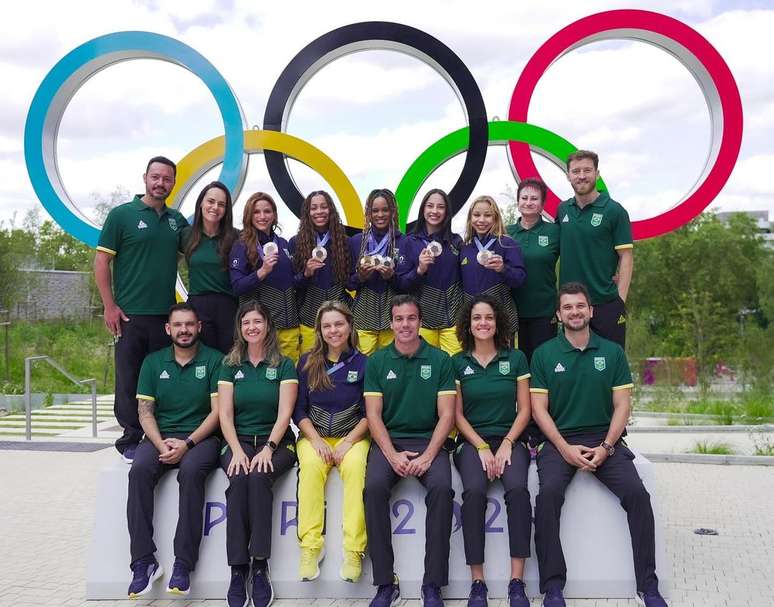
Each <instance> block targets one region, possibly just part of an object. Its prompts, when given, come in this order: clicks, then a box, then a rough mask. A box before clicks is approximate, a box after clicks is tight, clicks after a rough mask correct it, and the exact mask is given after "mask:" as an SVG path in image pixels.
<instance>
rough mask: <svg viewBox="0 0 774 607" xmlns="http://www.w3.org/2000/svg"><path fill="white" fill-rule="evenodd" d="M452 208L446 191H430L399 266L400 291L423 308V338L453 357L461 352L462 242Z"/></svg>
mask: <svg viewBox="0 0 774 607" xmlns="http://www.w3.org/2000/svg"><path fill="white" fill-rule="evenodd" d="M451 219H452V217H451V204H450V202H449V197H448V195H447V194H446V192H444V191H443V190H439V189H433V190H430V191H428V192H427V193H426V194H425V195H424V197H423V198H422V204H420V205H419V215H418V217H417V222H416V224H415V226H414V230H413V232H412V233H411V234H410V235H409V236H408V237H407V238H406V239H405V242H406V243H407V244H406V252H405V254H404V255H402V256H401V258H402V260H401V262H400V263H399V264H398V287H399V288H400V290H401V291H405V292H408V293H414V294H415V295H416V296H417V299H419V303H420V306H421V307H422V327H421V328H420V330H419V333H420V335H422V337H423V338H424V339H425V341H427V343H429V344H430V345H433V346H435V347H436V348H441V350H443V351H444V352H447V353H448V354H450V355H453V354H456V353H457V352H459V351H460V343H459V341H457V334H456V328H455V323H456V322H457V315H458V313H459V309H460V306H461V305H462V284H461V281H460V266H459V254H460V250H461V249H462V238H460V237H459V235H457V234H454V233H453V232H452V230H451Z"/></svg>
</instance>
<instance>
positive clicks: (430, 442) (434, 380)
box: [363, 295, 457, 607]
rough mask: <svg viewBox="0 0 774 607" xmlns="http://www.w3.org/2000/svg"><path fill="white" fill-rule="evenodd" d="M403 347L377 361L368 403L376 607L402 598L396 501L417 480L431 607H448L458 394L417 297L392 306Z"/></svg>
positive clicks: (372, 363)
mask: <svg viewBox="0 0 774 607" xmlns="http://www.w3.org/2000/svg"><path fill="white" fill-rule="evenodd" d="M390 307H391V315H392V331H393V333H394V336H395V340H394V342H393V343H392V344H390V345H389V346H387V347H386V348H382V349H381V350H378V351H377V352H376V353H374V354H373V355H372V356H371V358H370V360H369V361H368V366H367V367H366V377H365V387H364V392H363V394H364V396H365V399H366V417H367V419H368V428H369V430H370V431H371V437H372V439H373V441H374V442H375V443H376V445H374V446H372V447H371V451H370V452H369V454H368V466H367V468H366V483H365V491H364V492H363V498H364V501H365V517H366V531H367V533H368V551H369V554H370V555H371V564H372V565H373V575H374V585H376V586H378V587H379V588H378V590H377V593H376V596H375V597H374V599H373V600H372V601H371V604H370V607H390V606H391V605H393V604H394V603H395V602H396V601H397V600H398V598H399V597H400V588H399V586H398V578H397V576H395V570H394V561H395V555H394V553H393V551H392V532H391V529H390V495H391V493H392V488H393V487H394V486H395V484H396V483H397V482H398V480H400V479H401V478H405V477H407V476H415V477H417V478H418V479H419V481H420V482H421V483H422V485H424V487H425V490H426V491H427V497H426V498H425V503H426V505H427V516H426V519H425V574H424V578H423V580H422V603H423V605H424V607H442V605H443V601H442V600H441V586H446V585H447V584H448V583H449V580H448V578H449V541H450V539H449V538H450V535H451V523H452V514H453V510H452V498H453V497H454V491H453V490H452V488H451V464H450V462H449V453H448V452H447V451H446V450H444V449H443V446H444V442H445V441H446V438H447V437H448V436H449V432H450V431H451V429H452V425H453V424H454V399H455V396H456V394H457V391H456V388H455V384H454V372H453V369H452V364H451V359H450V358H449V355H448V354H446V353H445V352H443V351H441V350H439V349H438V348H434V347H433V346H431V345H430V344H428V343H427V342H426V341H425V340H424V339H422V338H421V337H419V326H420V323H421V321H422V313H421V311H420V309H419V302H418V301H417V299H416V298H415V297H413V296H411V295H396V296H395V297H393V299H392V303H391V306H390Z"/></svg>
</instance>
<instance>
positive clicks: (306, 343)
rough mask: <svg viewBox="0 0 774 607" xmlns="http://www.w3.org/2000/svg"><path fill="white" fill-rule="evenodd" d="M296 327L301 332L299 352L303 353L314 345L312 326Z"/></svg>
mask: <svg viewBox="0 0 774 607" xmlns="http://www.w3.org/2000/svg"><path fill="white" fill-rule="evenodd" d="M298 329H299V331H300V332H301V347H300V349H299V354H305V353H307V352H309V350H311V349H312V348H313V347H314V327H307V326H306V325H301V326H300V327H299V328H298Z"/></svg>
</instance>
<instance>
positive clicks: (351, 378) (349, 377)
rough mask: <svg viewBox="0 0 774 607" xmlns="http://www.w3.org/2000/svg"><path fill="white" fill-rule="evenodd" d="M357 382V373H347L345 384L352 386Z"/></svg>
mask: <svg viewBox="0 0 774 607" xmlns="http://www.w3.org/2000/svg"><path fill="white" fill-rule="evenodd" d="M356 381H357V371H347V382H348V383H350V384H353V383H355V382H356Z"/></svg>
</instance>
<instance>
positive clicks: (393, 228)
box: [357, 188, 399, 267]
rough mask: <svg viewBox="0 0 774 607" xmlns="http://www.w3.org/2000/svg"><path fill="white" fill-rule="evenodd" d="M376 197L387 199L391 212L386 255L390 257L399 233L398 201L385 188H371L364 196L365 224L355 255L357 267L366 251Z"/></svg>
mask: <svg viewBox="0 0 774 607" xmlns="http://www.w3.org/2000/svg"><path fill="white" fill-rule="evenodd" d="M377 198H384V199H385V200H386V201H387V208H388V209H389V211H390V214H391V216H392V217H391V220H390V225H389V227H388V228H387V232H388V234H389V235H390V237H389V248H388V257H392V256H393V253H394V251H395V237H396V236H397V234H398V233H399V230H398V203H397V202H396V201H395V194H393V193H392V191H391V190H388V189H387V188H377V189H375V190H371V193H370V194H369V195H368V198H366V204H365V225H364V226H363V239H362V240H361V241H360V252H359V253H358V256H357V263H358V267H359V265H360V260H361V259H362V258H363V255H365V253H366V246H367V245H368V236H369V235H370V234H371V213H372V211H373V207H374V201H375V200H376V199H377Z"/></svg>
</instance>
